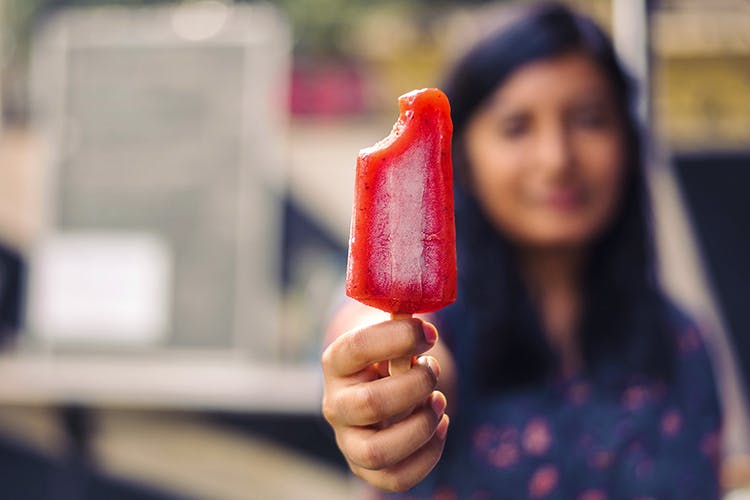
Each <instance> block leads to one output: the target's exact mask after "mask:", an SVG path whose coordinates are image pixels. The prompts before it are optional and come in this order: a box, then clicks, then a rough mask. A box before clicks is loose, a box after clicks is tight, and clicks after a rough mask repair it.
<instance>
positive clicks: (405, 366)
mask: <svg viewBox="0 0 750 500" xmlns="http://www.w3.org/2000/svg"><path fill="white" fill-rule="evenodd" d="M411 317H412V315H411V314H409V313H391V319H395V320H398V319H409V318H411ZM411 360H412V356H411V355H409V356H404V357H402V358H396V359H391V360H390V361H388V373H389V374H390V375H391V376H393V375H400V374H402V373H406V372H408V371H409V370H410V369H411Z"/></svg>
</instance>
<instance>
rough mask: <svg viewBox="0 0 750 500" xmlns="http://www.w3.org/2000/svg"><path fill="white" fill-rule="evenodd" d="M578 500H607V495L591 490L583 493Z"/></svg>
mask: <svg viewBox="0 0 750 500" xmlns="http://www.w3.org/2000/svg"><path fill="white" fill-rule="evenodd" d="M578 500H607V495H606V494H605V493H604V492H603V491H602V490H593V489H589V490H586V491H584V492H583V493H581V494H580V495H579V496H578Z"/></svg>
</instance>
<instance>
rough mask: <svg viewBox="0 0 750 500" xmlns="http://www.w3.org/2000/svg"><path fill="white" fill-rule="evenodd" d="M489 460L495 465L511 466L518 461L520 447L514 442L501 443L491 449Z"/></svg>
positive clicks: (501, 466)
mask: <svg viewBox="0 0 750 500" xmlns="http://www.w3.org/2000/svg"><path fill="white" fill-rule="evenodd" d="M489 461H490V463H491V464H492V465H494V466H495V467H500V468H504V467H510V466H511V465H513V464H515V463H516V462H517V461H518V447H517V446H516V445H514V444H512V443H500V444H499V445H498V446H497V448H495V449H494V450H491V451H490V454H489Z"/></svg>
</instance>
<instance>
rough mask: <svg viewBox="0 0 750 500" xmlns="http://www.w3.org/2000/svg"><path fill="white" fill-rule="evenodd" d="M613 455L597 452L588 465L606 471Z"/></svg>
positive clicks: (612, 459) (607, 452) (606, 452)
mask: <svg viewBox="0 0 750 500" xmlns="http://www.w3.org/2000/svg"><path fill="white" fill-rule="evenodd" d="M614 458H615V456H614V454H612V453H611V452H609V451H597V452H596V453H594V454H593V456H592V457H591V459H590V460H589V464H590V465H591V466H592V467H595V468H597V469H606V468H607V467H609V466H610V465H612V462H613V461H614Z"/></svg>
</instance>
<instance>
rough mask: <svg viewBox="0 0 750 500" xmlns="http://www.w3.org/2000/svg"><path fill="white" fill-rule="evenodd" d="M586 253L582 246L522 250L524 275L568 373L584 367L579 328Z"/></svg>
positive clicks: (546, 330)
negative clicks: (578, 333)
mask: <svg viewBox="0 0 750 500" xmlns="http://www.w3.org/2000/svg"><path fill="white" fill-rule="evenodd" d="M584 257H585V256H584V253H583V251H582V250H580V249H533V250H524V251H523V252H522V253H521V254H520V264H521V274H522V278H523V280H524V283H525V284H526V287H527V288H528V290H529V292H530V294H531V298H532V301H533V302H534V304H535V305H536V307H537V308H538V310H539V311H540V313H541V317H542V323H543V326H544V330H545V333H546V335H547V338H548V340H549V341H550V343H551V344H552V346H553V347H554V348H555V349H556V350H557V351H558V353H559V355H560V359H561V362H562V371H563V374H565V375H570V374H572V373H575V372H577V371H578V370H579V369H580V367H581V356H580V349H579V344H578V340H579V339H578V335H577V331H578V319H579V315H580V309H581V276H582V268H583V262H584Z"/></svg>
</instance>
